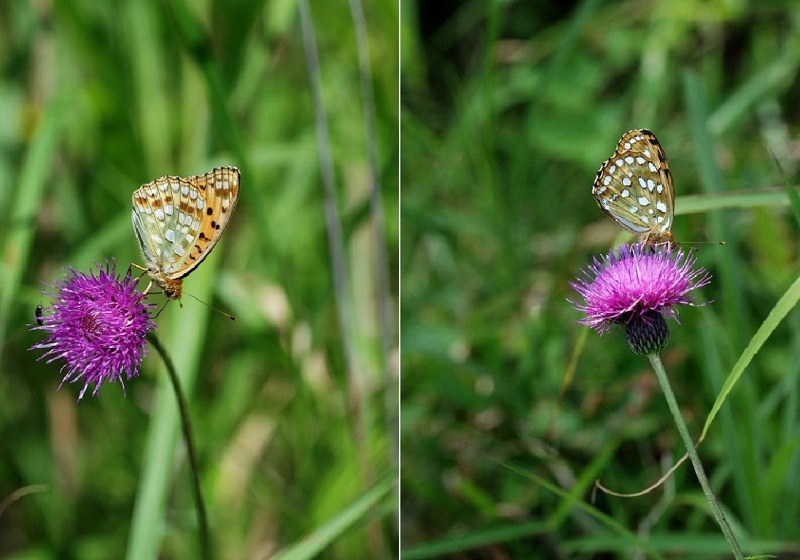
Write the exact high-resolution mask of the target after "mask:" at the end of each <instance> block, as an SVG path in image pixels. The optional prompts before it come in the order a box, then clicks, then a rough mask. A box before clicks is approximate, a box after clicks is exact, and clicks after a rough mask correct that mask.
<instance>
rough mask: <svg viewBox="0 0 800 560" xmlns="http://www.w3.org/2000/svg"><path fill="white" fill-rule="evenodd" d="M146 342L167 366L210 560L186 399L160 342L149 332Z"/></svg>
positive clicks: (202, 538) (205, 552)
mask: <svg viewBox="0 0 800 560" xmlns="http://www.w3.org/2000/svg"><path fill="white" fill-rule="evenodd" d="M147 340H148V341H149V342H150V344H152V345H153V347H154V348H155V349H156V351H157V352H158V354H159V355H160V356H161V359H162V360H164V365H166V366H167V373H168V374H169V379H170V382H172V387H173V389H174V390H175V397H176V398H177V399H178V410H179V411H180V417H181V428H182V430H183V438H184V440H186V451H187V454H188V456H189V467H190V470H191V471H192V482H193V484H192V490H193V493H194V501H195V504H196V506H197V522H198V525H199V529H200V550H201V551H202V553H203V558H204V559H205V560H211V545H210V539H209V533H208V520H207V519H206V507H205V504H204V502H203V495H202V493H201V491H200V475H199V473H200V470H199V469H198V468H197V456H196V454H195V446H194V438H193V437H192V423H191V420H190V419H189V407H188V406H187V405H186V397H185V396H184V394H183V389H181V384H180V380H179V379H178V374H177V372H176V371H175V366H174V365H173V363H172V359H170V357H169V355H168V354H167V351H166V350H165V349H164V346H162V344H161V341H160V340H158V338H157V337H156V336H155V335H154V334H153V333H152V331H151V332H148V333H147Z"/></svg>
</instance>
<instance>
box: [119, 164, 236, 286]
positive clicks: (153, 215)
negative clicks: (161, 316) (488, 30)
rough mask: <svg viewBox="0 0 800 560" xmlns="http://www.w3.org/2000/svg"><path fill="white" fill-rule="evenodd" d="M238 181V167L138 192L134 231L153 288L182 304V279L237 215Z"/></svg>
mask: <svg viewBox="0 0 800 560" xmlns="http://www.w3.org/2000/svg"><path fill="white" fill-rule="evenodd" d="M239 181H240V174H239V170H238V169H236V168H235V167H217V168H215V169H214V170H213V171H211V172H209V173H206V174H205V175H195V176H192V177H187V178H183V177H173V176H166V177H161V178H159V179H156V180H155V181H152V182H150V183H146V184H144V185H142V186H141V187H139V188H138V189H137V190H136V191H135V192H134V193H133V213H132V216H131V217H132V220H133V230H134V232H135V233H136V239H137V241H138V242H139V248H140V249H141V251H142V257H143V258H144V261H145V264H146V267H147V273H148V275H149V276H150V279H151V286H152V284H153V283H155V284H156V285H157V286H158V287H159V288H161V289H162V290H163V291H164V294H165V295H166V296H167V297H169V298H172V299H180V297H181V293H182V289H183V288H182V283H183V280H182V279H183V278H184V277H185V276H187V275H188V274H189V273H191V272H192V271H193V270H194V269H195V268H197V266H198V265H199V264H200V263H201V262H203V259H205V258H206V256H208V254H209V253H210V252H211V250H212V249H213V248H214V245H216V244H217V241H219V238H220V237H221V236H222V233H223V232H224V231H225V227H226V226H227V225H228V222H229V221H230V219H231V216H232V215H233V212H234V210H236V204H237V202H238V200H239ZM151 286H148V287H147V289H146V290H145V293H147V292H148V291H149V289H150V287H151Z"/></svg>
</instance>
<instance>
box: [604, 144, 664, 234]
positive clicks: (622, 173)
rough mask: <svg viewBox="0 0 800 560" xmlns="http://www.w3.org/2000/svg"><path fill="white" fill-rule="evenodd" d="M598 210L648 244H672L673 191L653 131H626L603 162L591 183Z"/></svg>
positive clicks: (661, 150) (659, 146)
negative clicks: (615, 147)
mask: <svg viewBox="0 0 800 560" xmlns="http://www.w3.org/2000/svg"><path fill="white" fill-rule="evenodd" d="M592 194H593V195H594V198H595V200H597V204H598V205H599V206H600V209H601V210H602V211H603V212H605V213H606V214H607V215H608V216H609V217H610V218H611V219H612V220H614V221H615V222H617V223H618V224H619V225H621V226H622V227H623V228H625V229H627V230H628V231H631V232H633V233H637V234H639V236H640V239H641V241H642V243H644V244H645V245H648V246H653V245H662V244H666V245H667V246H668V247H672V246H673V245H674V244H675V238H674V237H673V236H672V232H671V231H670V228H671V227H672V218H673V215H674V212H675V210H674V209H675V191H674V189H673V186H672V175H671V174H670V171H669V164H668V163H667V156H666V154H665V153H664V149H663V148H662V147H661V144H659V142H658V139H657V138H656V136H655V134H653V133H652V132H650V131H649V130H645V129H642V130H630V131H628V132H626V133H625V134H623V135H622V138H620V140H619V143H618V144H617V149H616V151H615V152H614V155H613V156H611V157H610V158H609V159H608V160H606V161H605V163H603V165H602V166H601V167H600V170H599V171H598V172H597V177H596V178H595V180H594V185H593V186H592Z"/></svg>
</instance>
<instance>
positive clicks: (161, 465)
mask: <svg viewBox="0 0 800 560" xmlns="http://www.w3.org/2000/svg"><path fill="white" fill-rule="evenodd" d="M298 5H299V4H298V3H297V2H293V1H288V0H276V1H270V2H263V1H247V0H240V1H236V2H201V1H195V0H186V1H175V2H171V1H170V2H158V1H155V0H145V1H141V0H123V1H121V2H94V1H93V0H74V1H67V2H53V3H48V2H44V3H42V2H5V3H3V4H2V5H1V6H0V69H1V70H0V71H1V72H2V75H0V116H2V126H0V208H2V213H1V217H0V226H2V227H0V250H1V251H2V261H1V264H0V266H1V268H0V349H2V354H0V503H2V507H0V557H3V558H31V559H32V558H36V559H46V558H59V559H62V558H80V559H89V560H91V559H93V558H98V559H101V558H102V559H106V558H123V557H128V558H163V559H167V558H193V557H197V556H198V549H197V527H196V515H195V510H194V505H193V502H192V495H191V485H190V478H189V472H188V470H187V462H186V455H185V446H184V445H183V441H182V439H181V438H180V437H179V435H178V431H177V421H176V418H175V400H174V395H173V394H172V393H171V391H170V388H169V386H168V384H167V383H166V374H165V372H164V369H163V366H162V364H161V363H160V360H159V359H158V357H157V355H156V354H155V352H152V351H151V352H150V355H149V356H148V358H146V359H145V361H144V363H143V366H142V368H141V374H140V376H139V377H138V378H136V379H134V380H131V381H128V382H126V387H127V397H125V396H123V394H122V391H121V388H120V386H119V384H113V385H104V386H103V387H102V389H101V391H100V396H99V398H97V399H92V398H91V397H87V398H85V399H84V400H83V401H82V402H80V403H76V399H77V394H78V391H79V389H80V387H81V385H80V384H77V385H65V386H63V387H61V390H60V391H57V390H56V389H57V388H58V385H59V383H60V381H61V377H62V374H61V373H60V371H59V364H58V363H54V364H45V363H44V362H39V361H36V358H37V355H38V354H40V352H29V351H28V350H27V349H28V348H29V347H30V346H31V345H32V344H34V343H36V342H38V341H39V340H41V338H42V336H41V333H31V332H29V331H28V328H29V325H30V324H31V323H33V322H34V317H33V312H34V308H35V306H36V305H37V304H44V305H47V304H48V303H49V301H48V299H47V298H46V297H44V296H42V295H41V294H40V291H41V290H42V289H43V286H42V282H53V281H55V280H58V279H60V278H62V276H63V274H64V271H63V267H66V266H72V267H75V268H76V269H80V270H89V269H90V267H91V266H92V264H93V263H95V262H101V263H102V262H104V261H105V260H107V259H108V260H111V259H115V260H116V263H117V265H118V267H119V270H120V272H124V270H125V269H126V268H127V267H128V264H129V263H131V262H137V263H141V257H140V255H139V251H138V247H137V245H136V241H135V238H134V235H133V231H132V228H131V218H130V212H131V210H130V205H131V202H130V199H131V193H132V192H133V191H134V190H135V189H136V188H137V187H138V186H139V185H140V184H142V183H145V182H148V181H151V180H153V179H155V178H156V177H159V176H162V175H166V174H180V175H190V174H200V173H205V172H206V171H208V170H210V169H211V168H212V167H214V166H216V165H235V166H237V167H239V168H240V169H241V170H242V191H241V199H240V202H239V205H238V209H237V211H236V214H235V216H234V217H233V219H232V221H231V223H230V226H229V227H228V230H227V231H226V233H225V235H224V237H223V239H222V242H221V243H220V245H219V246H218V248H217V249H216V251H214V253H213V254H212V255H211V257H209V258H208V259H207V260H206V261H205V262H204V263H203V265H202V266H200V267H199V268H198V270H197V271H195V272H194V273H193V274H192V275H191V276H190V277H189V278H188V279H187V280H186V281H185V283H184V291H185V293H189V294H192V295H195V296H197V297H198V298H200V299H202V300H203V301H205V302H208V303H209V304H210V305H213V306H216V307H218V308H220V309H222V310H225V311H227V312H229V313H231V314H233V315H235V316H236V317H237V318H238V320H237V321H236V322H233V321H229V320H228V319H226V318H224V317H223V316H221V315H219V314H217V313H214V312H212V311H210V310H209V309H208V308H207V307H206V306H204V305H203V304H201V303H198V302H197V301H195V300H194V299H192V298H189V297H184V298H183V306H182V307H181V306H179V305H178V304H176V303H171V304H170V305H168V306H167V308H166V310H165V311H164V312H163V313H162V314H161V316H160V317H159V318H158V319H157V321H156V322H157V324H158V331H157V334H158V336H159V337H160V338H161V339H162V342H163V343H164V344H165V345H166V347H167V349H168V351H169V352H170V354H171V356H172V359H173V360H174V361H175V364H176V366H177V368H178V372H179V374H180V375H181V377H182V379H183V383H184V388H185V389H186V391H187V393H188V394H189V401H190V403H189V405H190V413H191V415H192V418H193V421H194V429H195V438H196V443H197V446H198V450H199V463H200V469H201V484H202V488H203V492H204V495H205V499H206V502H207V510H208V514H209V518H210V525H211V532H212V540H213V543H214V548H215V551H216V557H217V558H271V557H277V556H276V555H277V554H279V553H281V554H283V556H281V557H283V558H310V557H321V558H388V557H394V556H395V555H396V550H397V532H396V531H397V529H396V520H397V512H396V505H397V499H396V464H395V463H396V447H397V436H396V433H397V428H396V413H397V410H396V406H395V403H396V398H397V391H396V387H397V371H396V370H395V368H394V367H392V366H390V365H389V366H388V367H387V364H391V363H392V361H394V360H395V359H396V357H397V352H396V348H394V343H393V342H391V341H392V340H393V337H394V334H393V333H392V332H388V333H387V332H385V331H382V329H381V320H380V314H379V306H378V304H377V302H379V301H380V300H381V298H389V302H391V301H395V302H396V299H397V291H398V286H397V281H396V278H397V260H396V255H397V247H398V233H397V232H398V220H397V216H398V196H397V193H398V188H397V165H398V160H397V157H398V150H397V118H398V115H397V107H398V84H397V76H398V68H397V61H398V56H397V32H398V31H397V30H398V21H397V14H398V6H397V4H396V3H394V2H375V1H370V2H367V3H366V4H365V5H364V12H365V20H364V24H365V26H366V35H367V42H368V47H369V61H370V63H371V69H372V80H371V81H370V82H369V83H368V87H369V90H370V91H371V94H372V95H373V96H374V99H375V123H376V124H375V131H376V133H375V137H374V139H370V138H369V136H368V135H367V134H366V132H365V130H366V128H365V113H366V112H367V111H366V107H368V104H367V103H366V102H365V99H364V98H363V96H362V90H361V87H360V80H361V79H362V78H363V76H362V74H361V73H360V71H359V65H358V57H359V53H358V47H357V41H356V31H355V29H356V28H355V26H354V19H353V15H352V13H351V7H352V6H351V4H349V3H348V2H344V1H341V2H314V3H313V5H312V6H311V11H310V13H311V18H312V26H311V29H313V32H314V34H315V39H316V42H317V48H318V52H319V66H320V76H321V79H320V83H321V94H322V99H323V104H324V108H325V110H326V111H327V117H328V127H329V136H328V137H327V139H325V140H324V142H325V144H326V146H327V148H328V149H329V150H330V151H331V153H332V168H333V171H334V178H335V186H336V193H335V197H336V198H335V200H334V201H333V202H334V204H335V205H336V206H337V207H338V210H339V215H340V219H341V222H342V224H343V229H344V236H343V237H344V239H343V246H344V251H345V262H344V264H345V269H346V270H347V272H348V274H349V275H348V280H347V281H348V284H347V286H346V288H347V291H348V292H349V295H350V297H345V298H341V297H340V296H339V295H337V294H336V293H335V292H334V282H333V276H332V272H331V270H332V268H331V257H330V253H329V248H328V239H329V235H330V232H329V230H328V227H327V225H326V220H325V212H324V197H323V188H322V182H321V178H320V160H319V156H318V151H317V138H318V134H319V129H318V128H317V126H316V124H315V110H314V105H313V102H312V95H311V86H310V81H309V73H308V69H307V56H308V55H307V52H306V50H305V48H304V44H303V38H302V32H301V25H300V15H299V14H300V11H299V8H298ZM370 149H374V150H375V151H376V153H377V162H376V163H377V165H376V167H375V168H374V169H371V168H370V161H369V158H368V154H369V151H370ZM373 173H374V174H375V175H376V177H377V179H378V184H379V186H380V188H381V190H382V195H383V207H382V208H381V212H382V213H383V216H382V218H383V222H384V224H385V227H384V231H382V232H380V235H376V232H375V230H374V228H373V222H374V219H375V218H374V216H373V215H372V214H371V211H370V199H369V197H370V179H371V177H372V176H373ZM376 247H380V248H382V249H383V250H384V251H385V252H386V253H387V254H388V255H390V257H391V258H390V259H389V263H388V267H387V266H386V265H385V264H382V263H380V262H376V259H375V254H376ZM379 273H383V274H385V275H388V278H389V279H390V283H389V285H388V286H385V287H384V286H382V285H381V282H380V281H379V278H380V274H379ZM143 286H144V285H142V287H143ZM155 300H156V301H163V298H155ZM389 305H390V307H391V308H392V309H393V308H394V306H393V305H391V303H389ZM339 306H344V310H345V316H346V317H347V324H346V328H345V332H343V330H342V328H341V326H340V322H339V320H338V318H337V317H338V315H337V313H338V311H337V310H338V309H339ZM390 327H391V323H390ZM385 335H388V337H389V341H390V344H388V345H387V344H386V343H385V342H382V340H385V339H384V338H383V337H384V336H385ZM345 347H347V348H351V349H352V356H351V357H350V358H348V357H347V356H345V350H343V348H345ZM89 393H91V390H90V391H89Z"/></svg>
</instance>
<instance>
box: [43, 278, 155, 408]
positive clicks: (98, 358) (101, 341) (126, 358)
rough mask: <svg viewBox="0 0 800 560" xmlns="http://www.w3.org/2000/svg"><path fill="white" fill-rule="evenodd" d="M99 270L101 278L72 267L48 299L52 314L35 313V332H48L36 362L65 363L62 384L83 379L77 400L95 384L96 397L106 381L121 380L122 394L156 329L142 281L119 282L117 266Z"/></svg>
mask: <svg viewBox="0 0 800 560" xmlns="http://www.w3.org/2000/svg"><path fill="white" fill-rule="evenodd" d="M95 266H96V267H97V270H98V274H97V276H95V274H94V273H93V272H92V273H91V274H90V275H86V274H85V273H83V272H79V271H76V270H75V269H73V268H72V267H70V268H69V269H68V270H67V272H68V273H69V274H68V276H67V277H66V278H65V279H64V280H62V281H60V282H56V283H54V284H51V287H52V288H54V289H55V290H56V291H57V293H56V294H51V293H47V292H45V295H49V296H50V297H52V298H53V299H54V300H55V303H53V306H52V313H51V314H49V315H46V314H44V313H42V312H39V310H38V308H37V314H36V319H37V320H36V323H37V324H36V325H34V326H32V327H31V330H32V331H47V332H48V337H47V338H46V339H45V340H44V341H42V342H40V343H39V344H35V345H34V346H32V347H31V348H30V349H31V350H33V349H39V350H47V351H46V352H45V353H44V354H43V355H41V356H40V357H39V358H38V359H40V360H41V359H42V358H47V363H50V362H53V361H55V360H58V359H62V360H64V365H63V366H61V371H62V372H65V371H66V375H65V376H64V378H63V379H62V380H61V384H63V383H64V382H65V381H67V380H69V381H70V383H74V382H76V381H78V380H79V379H81V378H82V379H83V380H84V385H83V389H81V392H80V394H79V395H78V400H79V401H80V400H81V399H82V398H83V394H84V393H85V392H86V389H87V388H88V387H89V384H90V383H94V384H95V387H94V391H92V396H93V397H96V396H97V394H98V392H99V391H100V386H101V385H102V384H103V382H105V381H108V382H109V383H113V382H114V381H116V380H117V379H119V380H120V383H121V384H122V391H123V393H124V392H125V383H124V380H123V378H122V373H123V372H127V376H128V379H131V378H132V377H134V376H136V375H138V374H139V371H138V368H139V364H140V363H141V362H142V358H143V357H144V355H145V354H146V352H147V351H146V348H145V335H146V334H147V332H148V331H150V330H152V329H154V328H155V323H154V322H153V320H152V319H151V318H150V314H149V313H148V309H149V308H151V307H155V306H154V305H153V304H144V303H142V299H143V296H142V294H141V293H140V292H137V291H136V289H135V287H136V284H137V283H138V282H139V279H138V278H135V279H134V278H131V275H130V272H129V273H128V274H127V275H125V277H123V278H121V279H120V278H117V275H116V265H115V264H112V265H111V266H109V265H108V263H106V266H105V268H103V267H101V266H100V265H97V264H96V265H95ZM60 388H61V385H59V389H60Z"/></svg>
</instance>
